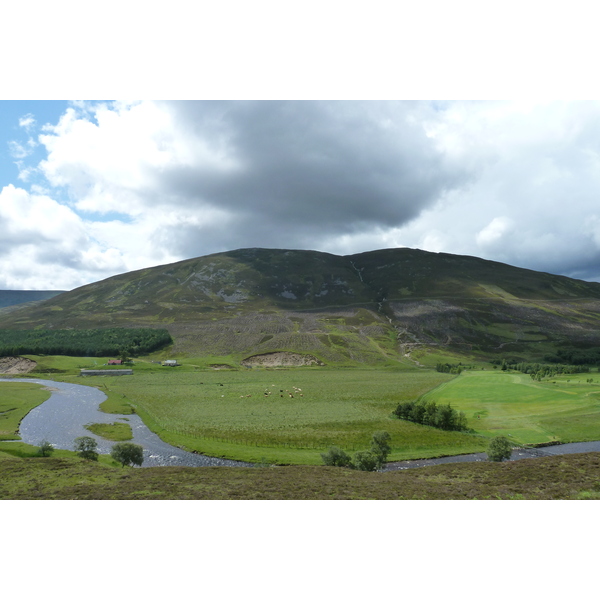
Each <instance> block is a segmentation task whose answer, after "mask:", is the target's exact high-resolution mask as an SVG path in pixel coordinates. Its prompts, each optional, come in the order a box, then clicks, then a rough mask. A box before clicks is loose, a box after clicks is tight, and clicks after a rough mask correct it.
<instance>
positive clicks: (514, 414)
mask: <svg viewBox="0 0 600 600" xmlns="http://www.w3.org/2000/svg"><path fill="white" fill-rule="evenodd" d="M587 379H593V380H594V382H592V383H588V382H587V381H586V380H587ZM424 399H426V400H434V401H436V402H443V403H447V402H450V404H451V405H452V406H453V407H454V408H457V409H459V410H462V411H464V412H465V413H466V415H467V418H468V421H469V425H470V426H471V427H472V428H473V429H475V430H476V431H477V432H479V433H481V434H483V435H487V436H493V435H505V436H507V437H509V438H510V439H511V440H513V441H515V442H518V443H520V444H539V443H544V442H551V441H560V442H564V443H566V442H576V441H577V442H581V441H589V440H598V439H600V376H599V375H598V374H597V373H596V374H594V373H582V374H578V375H560V376H557V377H554V378H551V379H547V380H543V381H541V382H535V381H533V380H532V379H531V377H530V376H529V375H523V374H521V373H516V372H515V373H511V372H490V371H465V372H463V373H462V375H461V376H460V377H457V378H455V379H453V380H451V381H448V382H446V383H444V384H443V385H441V386H440V387H438V388H436V389H434V390H432V391H431V392H429V393H427V394H426V395H425V396H424Z"/></svg>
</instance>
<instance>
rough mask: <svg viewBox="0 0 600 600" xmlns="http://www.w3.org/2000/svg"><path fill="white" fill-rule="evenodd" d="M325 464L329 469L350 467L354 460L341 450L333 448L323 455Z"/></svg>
mask: <svg viewBox="0 0 600 600" xmlns="http://www.w3.org/2000/svg"><path fill="white" fill-rule="evenodd" d="M321 458H322V459H323V463H324V464H325V465H327V466H328V467H350V466H351V465H352V459H351V458H350V456H348V455H347V454H346V453H345V452H344V451H343V450H342V449H341V448H338V447H337V446H331V448H329V450H328V451H327V452H326V453H324V454H321Z"/></svg>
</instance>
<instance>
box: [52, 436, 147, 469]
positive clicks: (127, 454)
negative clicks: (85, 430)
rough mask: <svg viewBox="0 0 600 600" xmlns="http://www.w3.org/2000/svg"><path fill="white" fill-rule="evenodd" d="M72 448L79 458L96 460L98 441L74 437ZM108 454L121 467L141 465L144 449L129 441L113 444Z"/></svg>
mask: <svg viewBox="0 0 600 600" xmlns="http://www.w3.org/2000/svg"><path fill="white" fill-rule="evenodd" d="M42 443H44V442H42ZM46 443H47V442H46ZM74 449H75V452H77V454H79V456H81V458H85V459H87V460H98V442H96V440H95V439H94V438H93V437H89V436H87V435H84V436H81V437H78V438H75V442H74ZM40 450H41V448H40ZM110 455H111V457H112V458H114V459H115V460H116V461H117V462H120V463H121V465H122V466H123V467H125V466H129V465H131V466H133V465H137V466H138V467H141V466H142V463H143V462H144V449H143V448H142V447H141V446H138V444H132V443H131V442H119V443H117V444H114V445H113V447H112V448H111V450H110Z"/></svg>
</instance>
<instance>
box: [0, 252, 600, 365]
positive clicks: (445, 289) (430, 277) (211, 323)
mask: <svg viewBox="0 0 600 600" xmlns="http://www.w3.org/2000/svg"><path fill="white" fill-rule="evenodd" d="M599 309H600V284H598V283H588V282H584V281H579V280H574V279H569V278H567V277H562V276H558V275H551V274H548V273H539V272H536V271H531V270H527V269H521V268H517V267H512V266H509V265H505V264H502V263H498V262H493V261H487V260H483V259H479V258H474V257H468V256H455V255H451V254H442V253H440V254H437V253H431V252H425V251H421V250H413V249H409V248H397V249H387V250H378V251H374V252H366V253H361V254H355V255H350V256H336V255H332V254H327V253H322V252H313V251H305V250H272V249H260V248H252V249H241V250H235V251H231V252H224V253H219V254H212V255H209V256H204V257H200V258H195V259H190V260H185V261H181V262H177V263H173V264H170V265H164V266H159V267H153V268H148V269H143V270H140V271H134V272H131V273H125V274H122V275H118V276H116V277H111V278H109V279H106V280H104V281H100V282H96V283H93V284H89V285H86V286H83V287H80V288H77V289H75V290H72V291H70V292H65V293H62V294H60V295H58V296H55V297H54V298H50V299H48V300H46V301H44V302H42V303H38V304H36V305H35V306H24V307H12V309H11V310H10V311H0V329H31V328H36V327H40V328H71V327H73V328H86V329H89V328H95V327H160V328H163V327H164V328H167V329H168V330H169V332H170V334H171V336H172V337H173V339H174V344H173V346H172V348H171V349H170V352H171V353H172V354H174V355H178V356H182V355H186V354H187V355H193V356H221V357H223V358H224V362H227V361H228V360H232V361H240V360H242V359H243V358H246V357H248V356H252V355H256V354H264V353H272V352H279V351H288V352H296V353H300V354H310V355H313V356H315V357H316V358H318V359H319V360H321V361H323V362H325V363H327V364H332V365H336V364H337V365H342V364H356V363H368V364H373V365H387V364H391V363H397V362H398V361H400V360H405V357H406V356H411V357H412V359H416V360H419V361H423V362H427V361H429V362H430V363H431V362H432V361H433V364H435V360H436V359H437V358H438V357H439V356H446V357H447V356H452V355H454V356H455V357H460V356H465V355H469V356H478V355H480V356H487V357H490V356H493V355H495V354H500V353H501V354H502V355H509V356H515V357H527V358H529V359H531V358H536V357H539V358H541V357H542V356H544V354H546V353H548V352H550V353H552V352H555V351H556V349H557V348H559V347H562V346H565V345H573V346H578V347H584V348H585V347H590V346H600V317H599V315H600V310H599Z"/></svg>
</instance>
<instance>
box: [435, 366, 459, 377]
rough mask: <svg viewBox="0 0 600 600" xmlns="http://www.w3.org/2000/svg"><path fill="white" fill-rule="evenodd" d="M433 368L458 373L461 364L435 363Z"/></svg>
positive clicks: (442, 371)
mask: <svg viewBox="0 0 600 600" xmlns="http://www.w3.org/2000/svg"><path fill="white" fill-rule="evenodd" d="M435 370H436V371H437V372H438V373H452V374H453V375H460V374H461V373H462V372H463V366H462V365H461V364H460V363H459V364H457V365H452V364H450V363H437V365H435Z"/></svg>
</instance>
